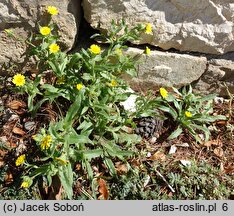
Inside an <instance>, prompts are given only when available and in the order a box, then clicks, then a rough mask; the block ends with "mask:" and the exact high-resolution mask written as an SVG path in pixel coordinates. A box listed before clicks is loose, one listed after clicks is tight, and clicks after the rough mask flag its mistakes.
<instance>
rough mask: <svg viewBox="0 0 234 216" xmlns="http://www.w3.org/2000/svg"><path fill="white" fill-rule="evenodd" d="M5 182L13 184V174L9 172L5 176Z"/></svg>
mask: <svg viewBox="0 0 234 216" xmlns="http://www.w3.org/2000/svg"><path fill="white" fill-rule="evenodd" d="M4 181H5V183H6V184H10V183H12V182H13V175H12V173H9V172H8V173H7V174H6V175H5V177H4Z"/></svg>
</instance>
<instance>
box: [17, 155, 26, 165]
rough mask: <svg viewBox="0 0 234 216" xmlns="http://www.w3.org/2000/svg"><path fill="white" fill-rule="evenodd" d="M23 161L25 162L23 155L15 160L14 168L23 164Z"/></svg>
mask: <svg viewBox="0 0 234 216" xmlns="http://www.w3.org/2000/svg"><path fill="white" fill-rule="evenodd" d="M24 161H25V154H23V155H20V156H19V157H18V158H17V159H16V161H15V165H16V166H20V165H21V164H23V163H24Z"/></svg>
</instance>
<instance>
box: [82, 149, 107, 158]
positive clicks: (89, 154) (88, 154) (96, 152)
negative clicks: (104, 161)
mask: <svg viewBox="0 0 234 216" xmlns="http://www.w3.org/2000/svg"><path fill="white" fill-rule="evenodd" d="M83 156H84V157H85V159H87V160H88V161H90V160H91V159H93V158H97V157H101V156H103V149H100V148H97V149H92V150H84V151H83Z"/></svg>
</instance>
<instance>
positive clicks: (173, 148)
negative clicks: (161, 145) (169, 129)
mask: <svg viewBox="0 0 234 216" xmlns="http://www.w3.org/2000/svg"><path fill="white" fill-rule="evenodd" d="M176 150H177V147H176V146H175V145H172V146H171V148H170V150H169V153H168V154H175V152H176Z"/></svg>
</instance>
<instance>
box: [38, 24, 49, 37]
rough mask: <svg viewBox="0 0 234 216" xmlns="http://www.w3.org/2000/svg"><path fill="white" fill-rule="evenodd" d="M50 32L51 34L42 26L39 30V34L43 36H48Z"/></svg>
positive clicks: (47, 28)
mask: <svg viewBox="0 0 234 216" xmlns="http://www.w3.org/2000/svg"><path fill="white" fill-rule="evenodd" d="M50 32H51V29H50V28H49V27H48V26H44V27H41V28H40V33H41V34H42V35H44V36H45V35H49V34H50Z"/></svg>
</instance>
